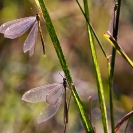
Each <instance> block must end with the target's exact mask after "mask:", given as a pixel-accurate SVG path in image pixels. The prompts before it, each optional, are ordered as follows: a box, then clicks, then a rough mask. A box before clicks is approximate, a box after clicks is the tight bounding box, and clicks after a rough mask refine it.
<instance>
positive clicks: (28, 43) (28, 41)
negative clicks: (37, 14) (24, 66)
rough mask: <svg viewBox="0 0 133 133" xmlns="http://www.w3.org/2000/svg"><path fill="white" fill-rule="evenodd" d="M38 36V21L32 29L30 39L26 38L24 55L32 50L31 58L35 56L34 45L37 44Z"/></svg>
mask: <svg viewBox="0 0 133 133" xmlns="http://www.w3.org/2000/svg"><path fill="white" fill-rule="evenodd" d="M37 35H38V22H37V21H36V22H35V23H34V25H33V27H32V29H31V31H30V33H29V35H28V37H27V38H26V40H25V42H24V47H23V51H24V53H25V52H27V51H28V50H31V56H32V55H33V53H34V45H35V43H36V39H37Z"/></svg>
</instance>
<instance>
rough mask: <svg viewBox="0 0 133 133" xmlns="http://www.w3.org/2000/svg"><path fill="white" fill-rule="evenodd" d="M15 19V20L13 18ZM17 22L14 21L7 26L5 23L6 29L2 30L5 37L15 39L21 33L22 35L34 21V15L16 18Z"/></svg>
mask: <svg viewBox="0 0 133 133" xmlns="http://www.w3.org/2000/svg"><path fill="white" fill-rule="evenodd" d="M14 21H15V20H14ZM17 21H18V22H15V23H14V24H13V23H12V25H11V24H10V26H9V27H7V25H6V27H7V28H6V29H5V32H4V36H5V37H6V38H10V39H15V38H17V37H19V36H21V35H23V34H24V33H25V32H26V31H27V30H28V29H29V28H30V27H31V26H32V25H33V23H34V22H35V21H36V17H26V18H23V19H22V21H21V20H17ZM10 23H11V22H10Z"/></svg>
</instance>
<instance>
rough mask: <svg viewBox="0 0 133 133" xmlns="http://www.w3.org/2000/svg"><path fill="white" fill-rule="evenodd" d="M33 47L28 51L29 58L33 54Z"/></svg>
mask: <svg viewBox="0 0 133 133" xmlns="http://www.w3.org/2000/svg"><path fill="white" fill-rule="evenodd" d="M34 50H35V45H34V46H33V47H32V48H31V49H30V50H29V56H30V57H31V56H32V55H33V54H34Z"/></svg>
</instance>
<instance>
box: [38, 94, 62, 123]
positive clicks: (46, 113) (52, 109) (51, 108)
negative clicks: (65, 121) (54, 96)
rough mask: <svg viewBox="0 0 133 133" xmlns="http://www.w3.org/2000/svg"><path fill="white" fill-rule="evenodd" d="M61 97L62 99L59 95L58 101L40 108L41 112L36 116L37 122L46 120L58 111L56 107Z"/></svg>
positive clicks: (58, 105)
mask: <svg viewBox="0 0 133 133" xmlns="http://www.w3.org/2000/svg"><path fill="white" fill-rule="evenodd" d="M61 99H62V97H60V99H59V100H58V102H57V103H56V104H54V105H51V104H47V105H46V106H45V107H44V109H43V110H42V112H41V113H40V114H39V116H38V118H37V122H38V124H39V123H41V122H44V121H47V120H48V119H50V118H51V117H53V116H54V115H55V114H56V112H57V111H58V109H59V107H60V104H61Z"/></svg>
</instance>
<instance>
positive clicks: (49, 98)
mask: <svg viewBox="0 0 133 133" xmlns="http://www.w3.org/2000/svg"><path fill="white" fill-rule="evenodd" d="M62 94H63V84H58V86H56V87H55V88H53V89H51V90H49V91H48V92H47V95H46V102H47V103H48V104H56V103H57V101H58V100H59V98H60V97H61V96H62Z"/></svg>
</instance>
